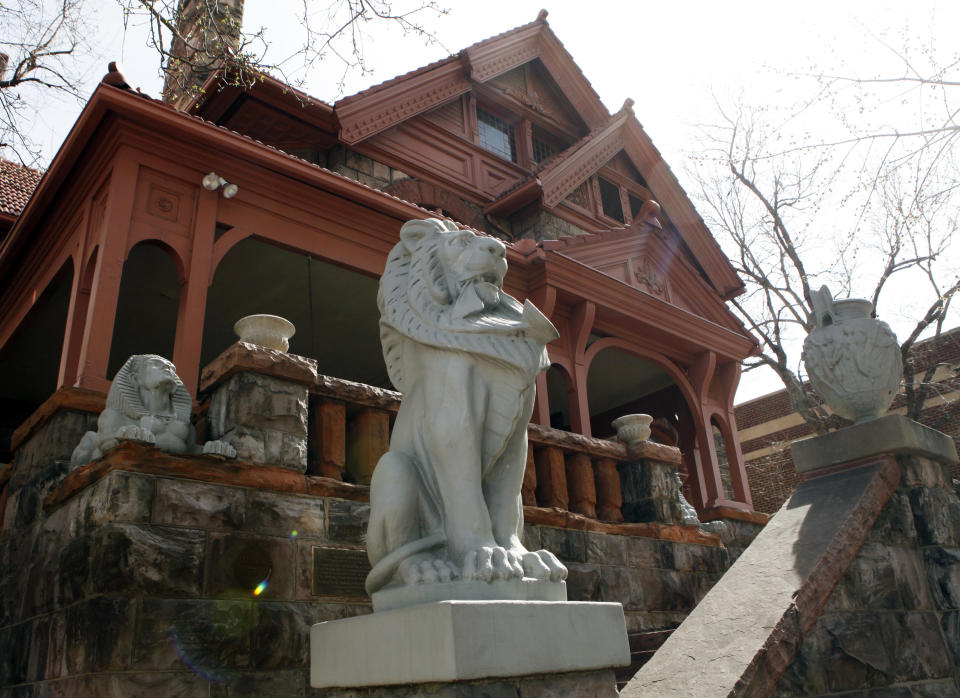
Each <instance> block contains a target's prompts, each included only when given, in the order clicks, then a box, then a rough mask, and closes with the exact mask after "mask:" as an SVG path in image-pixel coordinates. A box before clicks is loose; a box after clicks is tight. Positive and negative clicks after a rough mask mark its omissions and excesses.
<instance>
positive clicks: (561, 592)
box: [370, 577, 567, 612]
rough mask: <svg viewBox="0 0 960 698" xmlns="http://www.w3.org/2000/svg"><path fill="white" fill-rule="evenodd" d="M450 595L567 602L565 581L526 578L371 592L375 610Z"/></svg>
mask: <svg viewBox="0 0 960 698" xmlns="http://www.w3.org/2000/svg"><path fill="white" fill-rule="evenodd" d="M451 598H455V599H458V600H460V601H495V600H502V601H566V600H567V584H566V582H551V581H549V580H547V581H544V580H542V579H530V578H529V577H525V578H523V579H508V580H503V579H498V580H496V581H493V582H483V581H479V580H477V581H471V582H464V581H461V580H457V581H454V582H437V583H434V584H408V585H406V586H399V587H389V588H387V589H383V590H381V591H377V592H374V593H373V595H372V596H371V597H370V599H371V601H373V610H374V611H375V612H380V611H391V610H393V609H395V608H406V607H407V606H418V605H420V604H425V603H437V602H439V601H446V600H447V599H451Z"/></svg>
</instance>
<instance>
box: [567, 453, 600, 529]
mask: <svg viewBox="0 0 960 698" xmlns="http://www.w3.org/2000/svg"><path fill="white" fill-rule="evenodd" d="M564 460H565V464H566V474H567V491H568V492H569V495H570V511H574V512H576V513H578V514H583V515H584V516H588V517H590V518H591V519H595V518H597V489H596V486H595V485H594V480H593V464H592V463H591V462H590V456H588V455H587V454H586V453H581V452H580V451H572V452H570V453H567V454H566V458H565V459H564Z"/></svg>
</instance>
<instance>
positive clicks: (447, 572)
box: [399, 555, 459, 584]
mask: <svg viewBox="0 0 960 698" xmlns="http://www.w3.org/2000/svg"><path fill="white" fill-rule="evenodd" d="M399 572H400V578H401V579H403V581H404V583H405V584H433V583H436V582H449V581H451V580H453V579H456V578H457V577H458V576H459V571H458V570H457V568H456V567H455V566H454V565H453V564H452V563H450V562H448V561H447V560H444V559H441V558H436V557H432V556H430V555H414V556H413V557H409V558H407V559H406V560H404V561H403V562H402V563H400V568H399Z"/></svg>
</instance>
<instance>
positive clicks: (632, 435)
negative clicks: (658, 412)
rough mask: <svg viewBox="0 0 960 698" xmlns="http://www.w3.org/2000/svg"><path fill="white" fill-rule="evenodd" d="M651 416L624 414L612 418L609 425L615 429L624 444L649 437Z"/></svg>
mask: <svg viewBox="0 0 960 698" xmlns="http://www.w3.org/2000/svg"><path fill="white" fill-rule="evenodd" d="M652 421H653V417H651V416H650V415H649V414H625V415H623V416H622V417H617V418H616V419H614V420H613V421H612V422H611V423H610V425H611V426H612V427H613V428H614V429H616V430H617V438H618V439H620V440H621V441H622V442H623V443H625V444H632V443H636V442H638V441H646V440H647V439H649V438H650V423H651V422H652Z"/></svg>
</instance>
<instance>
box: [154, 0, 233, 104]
mask: <svg viewBox="0 0 960 698" xmlns="http://www.w3.org/2000/svg"><path fill="white" fill-rule="evenodd" d="M174 19H175V21H176V24H177V27H179V29H180V35H181V36H182V37H183V38H181V37H175V38H174V40H173V43H172V45H171V48H170V57H169V59H168V61H167V67H166V71H165V73H166V76H165V78H164V82H163V101H164V102H166V103H168V104H172V105H173V106H174V107H176V108H178V109H183V108H185V107H186V105H187V104H188V103H189V102H190V100H191V99H193V97H194V96H195V95H196V94H197V93H198V92H199V90H200V88H201V87H203V84H204V83H205V82H206V80H207V78H209V77H210V75H211V74H212V73H213V72H214V71H216V70H217V68H219V67H220V66H222V65H223V64H224V63H226V62H227V61H228V60H229V58H230V57H231V56H233V55H234V54H235V53H236V52H237V50H238V49H239V47H240V29H241V25H242V23H243V0H180V5H179V8H178V10H177V16H176V17H175V18H174Z"/></svg>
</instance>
